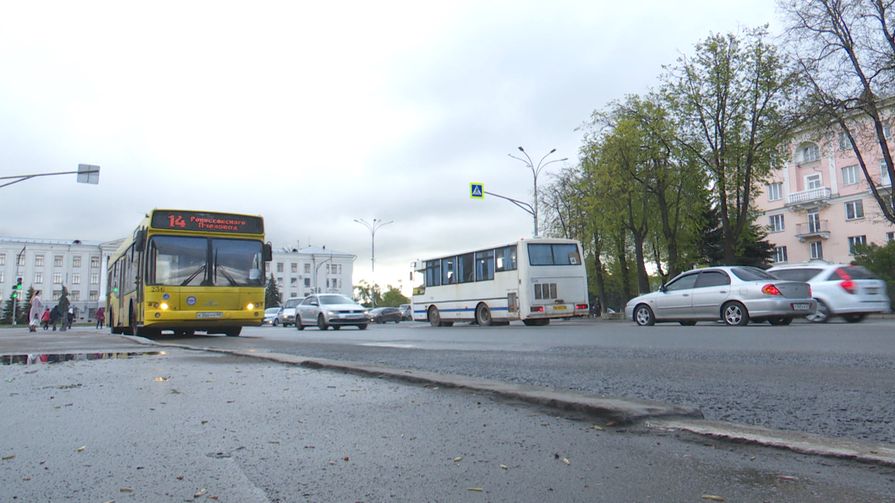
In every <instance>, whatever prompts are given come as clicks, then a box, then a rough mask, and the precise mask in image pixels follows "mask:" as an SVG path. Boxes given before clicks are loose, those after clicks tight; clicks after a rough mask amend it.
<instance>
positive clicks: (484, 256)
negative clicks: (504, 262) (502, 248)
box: [475, 250, 494, 281]
mask: <svg viewBox="0 0 895 503" xmlns="http://www.w3.org/2000/svg"><path fill="white" fill-rule="evenodd" d="M492 279H494V250H486V251H480V252H476V253H475V280H476V281H488V280H492Z"/></svg>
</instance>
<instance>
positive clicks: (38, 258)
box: [34, 255, 44, 267]
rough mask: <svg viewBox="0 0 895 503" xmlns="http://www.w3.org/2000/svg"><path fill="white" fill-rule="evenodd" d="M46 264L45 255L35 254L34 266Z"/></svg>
mask: <svg viewBox="0 0 895 503" xmlns="http://www.w3.org/2000/svg"><path fill="white" fill-rule="evenodd" d="M43 266H44V256H43V255H35V256H34V267H43Z"/></svg>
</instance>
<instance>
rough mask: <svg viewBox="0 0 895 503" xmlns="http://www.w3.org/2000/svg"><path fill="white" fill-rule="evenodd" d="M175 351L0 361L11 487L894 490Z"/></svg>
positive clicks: (529, 411)
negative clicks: (34, 361) (16, 362)
mask: <svg viewBox="0 0 895 503" xmlns="http://www.w3.org/2000/svg"><path fill="white" fill-rule="evenodd" d="M74 334H77V335H75V336H74V337H71V335H74ZM13 338H18V339H19V340H18V341H14V340H12V339H13ZM22 339H25V340H24V341H23V340H22ZM13 346H15V350H16V351H15V353H18V354H20V353H39V352H42V351H44V350H46V349H49V348H53V349H55V350H60V349H63V348H66V347H67V348H68V349H72V350H77V351H89V352H102V351H107V350H108V351H111V352H117V353H127V352H134V351H135V350H136V348H140V349H141V350H143V351H158V350H160V349H164V348H152V347H147V346H139V345H135V344H133V343H132V342H130V341H129V340H127V339H126V338H122V337H115V336H108V335H95V334H90V333H83V334H80V333H77V332H75V333H70V334H69V335H65V336H58V335H57V336H53V337H46V338H43V337H40V336H37V337H34V336H28V335H24V336H19V337H14V336H10V335H9V334H6V333H2V334H0V354H9V350H10V348H11V347H13ZM164 352H166V353H167V354H164V355H157V356H140V357H134V358H130V359H110V360H94V361H69V362H65V363H59V364H38V365H5V366H0V373H2V379H3V388H2V395H0V396H2V397H3V404H4V405H5V407H4V414H2V415H0V431H4V432H9V433H11V434H5V435H4V439H3V441H2V442H0V487H3V490H2V494H3V499H5V500H12V498H13V497H16V498H17V500H18V501H58V500H63V499H70V500H75V501H110V500H114V501H117V502H121V501H184V500H190V501H238V502H243V501H385V500H388V501H482V502H484V501H720V500H718V499H714V497H723V498H725V499H726V501H793V502H796V501H798V502H803V501H871V502H873V501H887V500H888V501H891V500H890V499H889V498H890V497H891V496H890V495H891V494H893V493H895V482H893V480H895V470H893V469H891V468H886V467H876V466H874V467H868V466H867V465H863V464H859V463H853V462H848V461H838V460H831V459H825V458H815V457H809V456H801V455H797V454H793V453H790V452H788V451H782V450H776V449H768V448H761V447H752V446H739V445H733V444H728V443H723V442H716V441H713V440H710V439H706V438H703V437H698V436H691V435H689V434H686V433H660V434H656V433H653V432H647V431H645V430H642V429H639V428H622V429H618V428H613V427H611V426H609V425H605V424H597V425H595V424H594V423H592V422H591V421H584V420H581V418H577V419H576V418H574V417H566V416H565V415H564V416H561V417H558V416H556V415H555V414H556V412H555V411H548V410H544V409H539V408H537V407H533V406H528V405H521V404H518V403H512V402H507V401H501V400H496V399H494V398H492V397H491V396H490V395H485V394H476V393H469V392H465V391H459V390H446V389H443V388H438V387H434V386H429V387H426V386H415V385H410V384H404V383H398V382H395V381H390V380H384V379H377V378H369V377H358V376H354V375H347V374H344V373H340V372H333V371H321V370H311V369H306V368H300V367H296V366H292V365H284V364H279V363H274V362H269V361H263V360H256V359H250V358H242V357H236V356H231V355H221V354H211V353H205V352H197V351H185V350H177V349H164ZM197 495H198V496H197Z"/></svg>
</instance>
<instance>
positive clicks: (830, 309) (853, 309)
mask: <svg viewBox="0 0 895 503" xmlns="http://www.w3.org/2000/svg"><path fill="white" fill-rule="evenodd" d="M768 272H769V273H771V274H773V275H774V276H776V277H778V278H780V279H787V280H795V281H805V282H807V283H808V284H809V285H811V293H812V295H813V297H814V298H815V299H817V311H815V312H814V314H811V315H809V316H808V319H809V320H811V321H813V322H815V323H826V322H827V321H829V319H830V318H832V317H834V316H841V317H842V318H843V319H844V320H845V321H847V322H849V323H857V322H859V321H861V320H863V319H864V318H865V317H866V316H867V315H868V314H869V313H887V312H889V311H890V310H891V302H890V299H889V296H888V294H886V282H885V281H883V280H881V279H877V277H876V276H874V275H873V273H871V272H870V271H868V270H867V269H865V268H863V267H861V266H857V265H843V264H827V263H824V262H808V263H805V264H793V265H780V266H776V267H772V268H770V269H768Z"/></svg>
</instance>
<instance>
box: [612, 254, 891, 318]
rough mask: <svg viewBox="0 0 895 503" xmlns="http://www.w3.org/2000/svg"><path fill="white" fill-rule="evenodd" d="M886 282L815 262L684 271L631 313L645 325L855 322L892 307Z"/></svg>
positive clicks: (634, 303)
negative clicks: (803, 320) (838, 319)
mask: <svg viewBox="0 0 895 503" xmlns="http://www.w3.org/2000/svg"><path fill="white" fill-rule="evenodd" d="M889 310H890V300H889V297H888V295H887V294H886V284H885V282H884V281H882V280H880V279H877V278H875V277H874V276H873V274H872V273H870V271H868V270H867V269H865V268H863V267H860V266H846V265H837V264H826V263H809V264H800V265H786V266H778V267H772V268H771V269H768V270H767V271H765V270H762V269H759V268H757V267H748V266H726V267H706V268H702V269H694V270H691V271H687V272H684V273H681V274H679V275H678V276H676V277H675V278H673V279H672V280H671V281H669V282H668V283H665V284H664V285H662V286H661V287H660V288H659V290H658V291H655V292H652V293H647V294H644V295H640V296H638V297H635V298H633V299H631V300H630V301H628V303H627V305H626V306H625V318H627V319H629V320H632V321H634V322H635V323H637V324H638V325H640V326H649V325H653V324H655V323H657V322H678V323H680V324H681V325H685V326H690V325H695V324H696V323H697V322H699V321H718V320H721V321H723V322H724V323H725V324H727V325H738V326H742V325H746V324H748V323H749V322H750V321H753V322H764V321H766V322H769V323H770V324H772V325H788V324H790V323H791V322H792V320H793V319H795V318H807V319H809V320H810V321H813V322H826V321H827V320H829V319H830V318H831V317H832V316H842V317H843V319H845V321H847V322H850V323H855V322H858V321H861V320H863V319H864V317H866V316H867V314H868V313H879V312H888V311H889Z"/></svg>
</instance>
